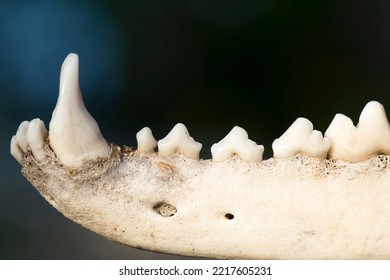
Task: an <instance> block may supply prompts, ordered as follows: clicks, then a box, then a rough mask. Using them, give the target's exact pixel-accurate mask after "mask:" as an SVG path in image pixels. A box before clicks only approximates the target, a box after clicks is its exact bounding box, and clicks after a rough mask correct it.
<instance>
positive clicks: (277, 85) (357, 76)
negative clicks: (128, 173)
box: [0, 0, 390, 259]
mask: <svg viewBox="0 0 390 280" xmlns="http://www.w3.org/2000/svg"><path fill="white" fill-rule="evenodd" d="M389 13H390V2H389V1H386V0H374V1H361V0H338V1H335V0H326V1H311V0H294V1H289V0H257V1H256V0H240V1H230V0H223V1H222V0H213V1H210V0H177V1H176V0H171V1H160V0H156V1H152V0H129V1H119V0H110V1H107V0H104V1H103V0H100V1H38V0H37V1H27V0H17V1H4V0H2V1H0V125H1V126H0V258H1V259H159V258H171V259H180V258H181V257H179V256H170V255H164V254H155V253H150V252H145V251H141V250H135V249H130V248H128V247H125V246H122V245H119V244H116V243H113V242H111V241H108V240H106V239H104V238H102V237H99V236H97V235H96V234H94V233H91V232H89V231H87V230H85V229H83V228H82V227H80V226H79V225H76V224H75V223H73V222H71V221H69V220H68V219H66V218H64V217H63V216H62V215H61V214H60V213H58V212H57V211H56V210H55V209H54V208H52V207H51V206H49V204H48V203H46V201H44V199H43V198H42V197H41V196H40V195H39V194H38V192H37V191H35V189H34V188H33V187H32V186H31V185H30V184H29V183H28V182H27V181H26V180H25V179H24V177H23V176H22V175H21V174H20V167H19V165H18V163H17V162H16V160H14V159H13V158H12V157H11V155H10V154H9V141H10V139H11V136H12V135H13V134H14V133H15V132H16V130H17V128H18V126H19V124H20V122H22V121H24V120H31V119H33V118H36V117H39V118H41V119H42V120H44V122H45V123H46V126H47V127H48V124H49V121H50V117H51V112H52V110H53V109H54V106H55V103H56V99H57V94H58V86H59V71H60V67H61V64H62V61H63V59H64V58H65V57H66V55H67V54H68V53H70V52H75V53H77V54H79V56H80V67H81V68H80V84H81V89H82V92H83V96H84V100H85V103H86V106H87V108H88V109H89V111H90V112H91V114H92V115H93V116H94V117H95V119H96V120H97V121H98V123H99V125H100V128H101V131H102V133H103V135H104V136H105V138H106V139H107V140H108V141H110V142H113V143H116V144H118V145H124V144H127V145H130V146H135V145H136V141H135V134H136V132H137V131H139V130H140V129H141V128H143V127H144V126H149V127H150V128H151V129H152V131H153V133H154V135H155V137H156V138H157V139H161V138H162V137H164V136H165V135H166V134H167V133H168V132H169V131H170V129H171V128H172V127H173V126H174V125H175V124H176V123H178V122H183V123H184V124H185V125H186V126H187V128H188V129H189V131H190V133H191V135H192V136H193V137H194V138H195V140H197V141H198V142H201V143H203V149H202V154H201V156H202V157H203V158H210V156H211V154H210V152H209V150H210V147H211V145H212V144H213V143H215V142H218V141H219V140H221V139H222V138H223V137H224V136H225V135H226V134H227V133H228V132H229V131H230V129H231V128H233V126H235V125H238V126H241V127H243V128H245V129H246V130H247V132H248V134H249V137H250V138H251V139H252V140H254V141H256V142H257V143H258V144H263V145H264V146H265V154H264V158H269V157H271V156H272V149H271V144H272V141H273V140H274V139H275V138H277V137H279V136H280V135H281V134H282V133H283V132H284V131H285V130H286V129H287V128H288V127H289V125H290V124H291V123H292V122H293V121H294V120H295V119H296V118H297V117H301V116H302V117H306V118H308V119H310V120H311V121H312V122H313V124H314V126H315V128H316V129H318V130H321V131H322V132H324V131H325V130H326V128H327V127H328V125H329V124H330V122H331V120H332V118H333V116H334V115H335V114H336V113H340V112H341V113H344V114H346V115H347V116H349V117H351V118H352V119H353V120H354V121H355V123H356V122H357V120H358V117H359V114H360V111H361V109H362V108H363V107H364V105H365V104H366V103H367V102H368V101H370V100H378V101H380V102H381V103H382V104H383V105H384V106H385V108H387V109H388V110H390V79H389V78H390V77H389V75H390V51H389V49H390V35H389V34H390V33H389V30H390V17H389V16H388V15H389Z"/></svg>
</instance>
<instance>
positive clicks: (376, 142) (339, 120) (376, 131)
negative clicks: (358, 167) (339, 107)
mask: <svg viewBox="0 0 390 280" xmlns="http://www.w3.org/2000/svg"><path fill="white" fill-rule="evenodd" d="M325 136H327V137H329V138H330V139H331V142H332V145H331V148H330V150H329V153H328V157H329V158H337V159H342V160H346V161H350V162H359V161H363V160H366V159H368V158H370V157H371V156H373V155H375V154H378V153H385V154H390V127H389V122H388V120H387V117H386V112H385V110H384V108H383V106H382V105H381V104H380V103H379V102H376V101H371V102H369V103H367V105H366V106H365V107H364V108H363V110H362V113H361V114H360V118H359V124H358V125H357V126H356V127H355V126H354V125H353V122H352V120H351V119H350V118H348V117H346V116H344V115H342V114H337V115H336V116H335V117H334V119H333V121H332V122H331V124H330V125H329V128H328V129H327V130H326V132H325Z"/></svg>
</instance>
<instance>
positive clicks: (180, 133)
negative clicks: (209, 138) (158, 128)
mask: <svg viewBox="0 0 390 280" xmlns="http://www.w3.org/2000/svg"><path fill="white" fill-rule="evenodd" d="M157 146H158V153H159V155H162V156H171V155H173V154H175V153H176V152H179V153H182V154H183V155H185V156H187V157H189V158H192V159H199V152H200V150H201V149H202V144H201V143H198V142H196V141H195V140H194V138H192V137H191V136H190V135H189V133H188V130H187V128H186V127H185V125H184V124H182V123H178V124H177V125H175V126H174V127H173V128H172V130H171V131H170V132H169V133H168V135H167V136H166V137H165V138H163V139H161V140H159V141H158V142H157Z"/></svg>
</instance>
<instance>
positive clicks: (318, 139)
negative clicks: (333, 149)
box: [272, 118, 330, 158]
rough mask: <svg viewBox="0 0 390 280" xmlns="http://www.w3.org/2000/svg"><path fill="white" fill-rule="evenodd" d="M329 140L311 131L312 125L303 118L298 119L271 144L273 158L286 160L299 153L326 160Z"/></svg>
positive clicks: (315, 131) (317, 132)
mask: <svg viewBox="0 0 390 280" xmlns="http://www.w3.org/2000/svg"><path fill="white" fill-rule="evenodd" d="M329 148H330V139H328V138H327V137H322V133H321V132H320V131H318V130H313V124H312V123H311V122H310V121H309V120H308V119H305V118H298V119H297V120H296V121H295V122H294V123H293V124H292V125H291V126H290V127H289V128H288V129H287V130H286V132H285V133H284V134H283V135H282V136H281V137H280V138H278V139H276V140H275V141H274V142H273V143H272V149H273V151H274V157H275V158H288V157H291V156H293V155H295V154H297V153H299V152H301V153H304V154H306V155H308V156H311V157H316V158H326V155H327V153H328V150H329Z"/></svg>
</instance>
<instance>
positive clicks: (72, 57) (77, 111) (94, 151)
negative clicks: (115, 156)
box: [49, 54, 110, 167]
mask: <svg viewBox="0 0 390 280" xmlns="http://www.w3.org/2000/svg"><path fill="white" fill-rule="evenodd" d="M49 140H50V146H51V148H52V149H53V151H54V152H55V154H56V156H57V157H58V158H59V160H60V161H61V162H62V163H63V164H64V165H66V166H69V167H80V166H81V165H82V164H83V162H84V161H88V160H94V159H98V158H99V157H107V155H108V153H109V150H110V146H109V145H108V143H107V142H106V140H105V139H104V138H103V136H102V134H101V133H100V129H99V126H98V124H97V123H96V121H95V119H94V118H93V117H92V116H91V115H90V114H89V112H88V111H87V109H86V108H85V106H84V102H83V99H82V97H81V92H80V88H79V59H78V56H77V55H76V54H69V55H68V57H67V58H66V59H65V61H64V63H63V64H62V68H61V77H60V94H59V97H58V101H57V105H56V107H55V109H54V111H53V115H52V118H51V121H50V130H49Z"/></svg>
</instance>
